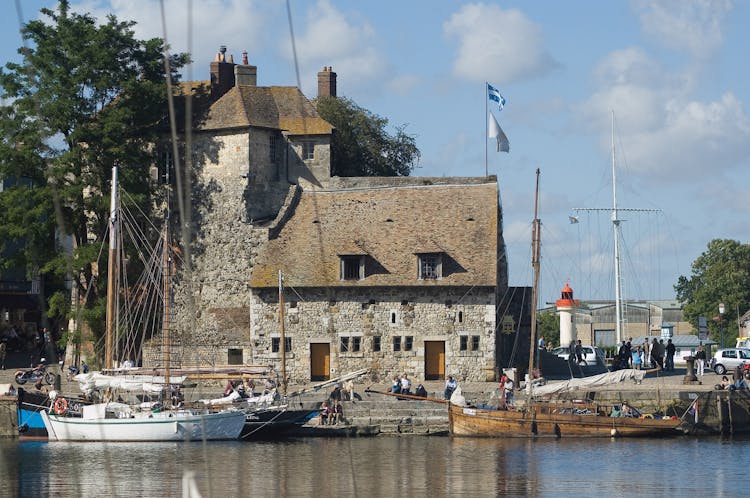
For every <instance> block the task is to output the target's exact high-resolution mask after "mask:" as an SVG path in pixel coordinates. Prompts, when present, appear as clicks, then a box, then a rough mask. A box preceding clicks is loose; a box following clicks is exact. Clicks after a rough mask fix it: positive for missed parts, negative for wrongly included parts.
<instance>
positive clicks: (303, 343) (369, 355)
mask: <svg viewBox="0 0 750 498" xmlns="http://www.w3.org/2000/svg"><path fill="white" fill-rule="evenodd" d="M285 296H286V297H285V312H284V317H285V337H287V338H291V342H292V349H291V351H290V352H287V354H286V371H287V376H288V377H289V381H290V382H292V383H305V382H309V381H310V370H311V365H310V344H311V343H327V344H329V345H330V376H331V377H336V376H338V375H341V374H344V373H347V372H351V371H354V370H358V369H360V368H371V369H372V378H373V380H379V381H384V379H388V378H390V377H391V376H393V375H395V374H401V373H404V372H406V373H408V374H409V375H410V376H411V377H413V378H414V379H415V380H423V379H424V375H425V352H424V343H425V341H445V373H446V375H451V374H453V375H456V376H457V377H458V378H459V380H471V381H484V380H491V378H492V376H493V371H494V367H495V294H494V289H487V288H473V289H463V288H461V289H447V288H429V289H427V288H424V289H408V288H405V289H378V288H373V289H356V290H352V289H341V290H336V289H325V290H323V289H286V290H285ZM251 315H252V316H251V323H252V338H253V363H254V364H262V365H266V364H268V365H274V366H275V367H276V369H277V370H280V361H281V354H280V353H278V352H272V340H273V338H278V337H279V324H278V317H279V306H278V291H276V290H272V289H265V290H257V289H256V290H254V292H253V298H252V304H251ZM459 320H460V321H459ZM462 335H465V336H467V343H466V346H467V350H461V339H460V336H462ZM472 336H477V337H479V345H478V349H477V350H476V351H472V350H471V349H472V340H471V337H472ZM342 337H349V338H350V341H351V340H352V339H351V338H353V337H359V338H360V339H359V340H360V341H361V342H360V351H358V352H355V351H350V352H345V353H342V352H341V350H340V344H341V338H342ZM375 337H380V341H381V350H380V351H379V352H378V351H374V350H373V349H374V348H373V343H374V338H375ZM394 337H400V338H401V344H402V346H401V349H402V350H401V351H398V352H394V347H393V338H394ZM407 337H411V338H412V340H413V343H412V347H411V350H410V351H405V350H404V349H405V347H406V340H407V339H406V338H407ZM350 349H351V343H350Z"/></svg>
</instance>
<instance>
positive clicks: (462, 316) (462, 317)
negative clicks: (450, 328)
mask: <svg viewBox="0 0 750 498" xmlns="http://www.w3.org/2000/svg"><path fill="white" fill-rule="evenodd" d="M463 322H464V312H463V311H459V312H458V323H463Z"/></svg>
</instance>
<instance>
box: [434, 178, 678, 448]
mask: <svg viewBox="0 0 750 498" xmlns="http://www.w3.org/2000/svg"><path fill="white" fill-rule="evenodd" d="M538 206H539V170H538V169H537V170H536V191H535V196H534V223H533V228H532V245H533V248H532V266H533V269H534V285H533V288H532V296H533V297H532V301H531V337H530V353H529V372H532V371H533V366H534V363H533V362H534V350H535V348H534V344H535V342H536V337H535V336H536V303H537V300H538V297H537V296H538V287H539V263H540V239H541V223H540V220H539V216H538ZM632 372H639V371H636V370H633V371H632ZM640 372H643V371H640ZM602 375H603V376H605V377H602V378H600V379H598V380H599V382H610V381H622V380H624V379H625V378H628V373H627V372H626V371H619V372H609V373H607V374H602ZM633 375H641V376H643V375H645V372H643V373H634V374H633ZM597 377H601V376H597ZM610 377H611V378H610ZM576 380H578V379H576ZM528 384H529V385H528V386H527V396H528V397H527V400H526V403H525V405H524V406H523V407H521V408H518V409H513V407H509V408H508V409H504V410H500V409H496V410H493V409H486V408H478V407H474V406H463V405H459V404H454V403H453V402H452V401H453V399H452V400H451V403H449V405H448V425H449V429H450V432H451V434H452V435H454V436H488V437H532V438H533V437H558V438H559V437H628V436H659V435H670V434H678V430H677V429H678V427H679V425H680V424H681V423H682V419H680V418H676V417H665V416H660V415H655V414H649V415H648V416H647V415H645V414H643V415H642V414H640V413H639V412H637V410H635V409H634V408H631V407H629V406H627V405H626V404H624V405H623V406H621V407H620V410H617V411H616V412H615V413H614V414H613V407H608V406H600V405H597V404H592V403H558V402H550V401H540V400H536V399H535V398H534V396H535V392H534V389H538V390H539V391H540V392H538V393H537V394H540V393H541V389H542V388H535V386H534V385H533V382H528ZM615 414H617V415H620V416H614V415H615Z"/></svg>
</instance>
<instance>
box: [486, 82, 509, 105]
mask: <svg viewBox="0 0 750 498" xmlns="http://www.w3.org/2000/svg"><path fill="white" fill-rule="evenodd" d="M487 96H488V97H489V99H490V100H492V101H494V102H497V107H498V108H499V110H501V111H502V110H503V107H505V98H504V97H503V96H502V95H501V94H500V90H498V89H497V88H495V87H494V86H492V85H490V84H489V83H487Z"/></svg>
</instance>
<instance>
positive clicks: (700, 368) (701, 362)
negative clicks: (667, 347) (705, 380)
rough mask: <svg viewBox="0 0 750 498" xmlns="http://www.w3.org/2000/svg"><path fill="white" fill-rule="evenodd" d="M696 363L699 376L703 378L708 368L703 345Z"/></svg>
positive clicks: (697, 353) (696, 356) (696, 354)
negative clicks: (705, 369) (704, 371)
mask: <svg viewBox="0 0 750 498" xmlns="http://www.w3.org/2000/svg"><path fill="white" fill-rule="evenodd" d="M654 340H656V339H654ZM695 361H696V363H697V364H698V375H700V376H703V370H704V368H705V367H706V352H705V351H704V350H703V346H702V345H701V346H698V351H696V352H695Z"/></svg>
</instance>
